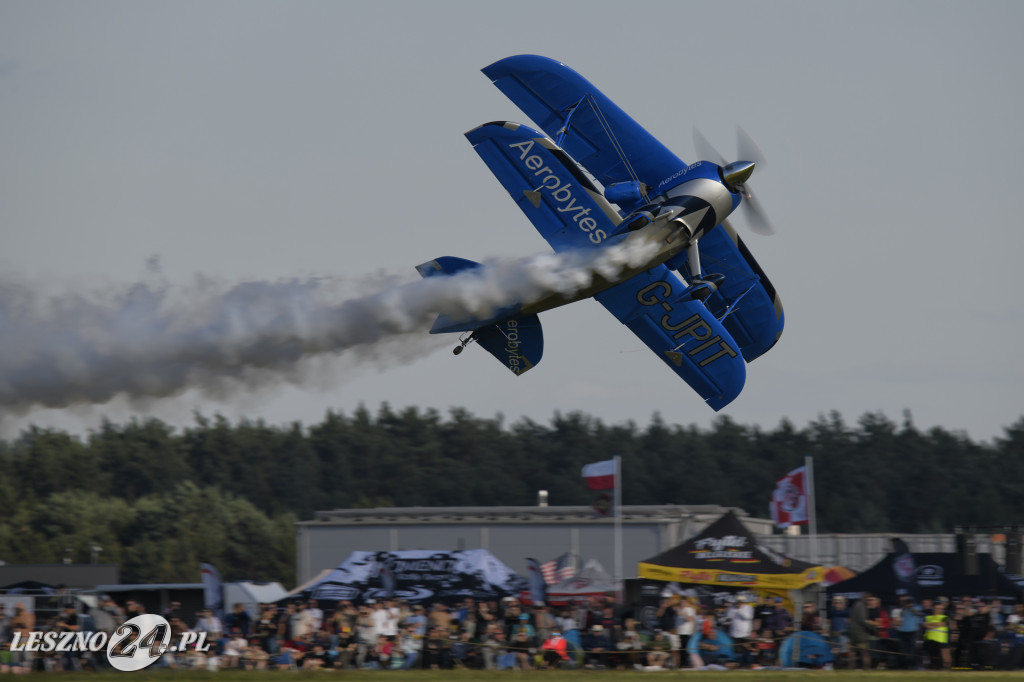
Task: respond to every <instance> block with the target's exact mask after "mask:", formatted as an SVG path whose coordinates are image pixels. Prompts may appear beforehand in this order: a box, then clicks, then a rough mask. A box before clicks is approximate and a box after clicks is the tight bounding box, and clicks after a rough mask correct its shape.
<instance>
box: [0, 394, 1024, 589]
mask: <svg viewBox="0 0 1024 682" xmlns="http://www.w3.org/2000/svg"><path fill="white" fill-rule="evenodd" d="M615 454H618V455H621V456H622V461H623V500H624V502H625V503H626V504H669V503H676V504H722V505H729V506H738V507H742V508H744V509H746V510H747V511H748V512H751V513H753V514H756V515H760V516H766V515H767V506H768V497H769V495H770V494H771V490H772V488H773V486H774V481H775V480H776V479H777V478H779V477H781V476H782V475H783V474H785V473H786V472H788V471H790V470H791V469H793V468H795V467H797V466H800V465H801V464H802V462H803V458H804V455H805V454H813V455H814V457H815V479H816V488H817V494H818V511H819V530H820V531H821V532H845V533H854V532H889V531H893V532H902V533H915V532H950V531H952V528H953V526H954V525H956V524H969V523H977V524H997V523H999V524H1001V523H1024V506H1022V505H1021V504H1020V500H1021V499H1024V418H1021V419H1019V420H1018V421H1017V422H1016V423H1015V424H1014V425H1012V426H1010V427H1007V428H1006V429H1005V431H1004V434H1003V436H1002V437H1001V438H997V439H995V440H994V441H993V442H992V443H976V442H973V441H972V440H970V439H969V438H967V437H966V436H964V435H963V434H959V433H956V432H950V431H947V430H944V429H941V428H933V429H931V430H929V431H926V432H922V431H919V430H918V429H916V428H915V427H914V425H913V424H912V423H911V421H910V419H909V417H905V419H904V421H903V423H902V424H900V425H897V424H894V423H893V422H891V421H890V420H888V419H887V418H886V417H884V416H881V415H878V414H872V413H869V414H866V415H864V416H862V417H861V418H860V420H859V421H858V422H857V424H856V425H853V426H851V425H847V424H845V423H844V422H843V420H842V418H841V417H840V416H839V415H838V414H836V413H832V414H830V415H828V416H822V417H820V418H819V419H818V420H816V421H814V422H811V423H810V424H808V425H807V426H806V427H804V428H802V429H797V428H795V427H794V426H793V425H792V424H791V423H790V422H788V421H783V422H781V423H780V424H779V425H778V426H777V427H775V428H774V429H771V430H761V429H759V428H756V427H749V426H742V425H739V424H736V423H735V422H733V421H732V420H730V419H729V418H728V417H720V418H719V419H717V420H716V422H715V423H714V425H713V426H712V427H711V428H710V429H707V430H702V429H698V428H697V427H695V426H680V425H670V424H667V423H665V422H664V421H663V420H662V419H661V418H660V417H659V416H658V415H655V416H654V418H653V419H652V421H651V422H650V423H649V424H648V425H647V426H645V427H643V428H641V427H638V426H637V425H636V424H634V423H632V422H627V423H625V424H617V425H607V424H604V423H603V422H601V421H600V420H598V419H594V418H592V417H588V416H586V415H583V414H579V413H571V414H556V415H555V416H554V418H553V419H552V420H551V422H550V424H547V425H544V424H539V423H536V422H534V421H531V420H528V419H525V420H522V421H520V422H518V423H515V424H513V425H511V426H507V427H506V426H505V425H504V424H503V423H502V421H501V419H500V418H498V419H482V418H477V417H474V416H472V415H471V414H469V413H468V412H466V411H465V410H462V409H454V410H452V411H451V412H450V413H449V415H448V416H447V418H442V416H441V415H439V414H438V413H437V412H435V411H432V410H428V411H426V412H422V411H420V410H418V409H416V408H407V409H405V410H403V411H401V412H399V413H396V412H394V411H392V409H391V408H390V407H389V406H387V405H383V406H382V407H381V408H380V409H379V410H378V412H377V414H376V415H372V414H371V413H370V412H369V411H367V410H365V409H359V410H357V411H356V412H355V413H354V414H352V415H351V416H346V415H344V414H338V413H334V412H328V413H327V415H326V416H325V418H324V420H323V421H322V422H320V423H319V424H315V425H312V426H309V427H303V426H302V425H300V424H298V423H295V424H290V425H286V426H270V425H267V424H266V423H264V422H262V421H257V422H250V421H243V422H240V423H238V424H231V423H229V422H228V421H227V420H226V419H224V418H223V417H220V416H217V417H214V418H212V419H210V418H207V417H204V416H202V415H197V416H196V418H195V423H194V425H193V426H191V427H189V428H186V429H182V430H178V429H175V428H173V427H171V426H169V425H167V424H164V423H163V422H160V421H158V420H154V419H150V420H144V421H131V422H129V423H128V424H124V425H115V424H112V423H109V422H107V423H104V424H103V425H102V426H101V427H100V428H99V429H98V430H97V431H94V432H91V433H90V434H89V435H88V436H87V437H85V438H78V437H74V436H71V435H69V434H67V433H64V432H62V431H57V430H52V429H37V428H32V429H29V430H27V431H25V432H24V433H22V435H21V436H20V437H19V438H18V439H16V440H15V441H12V442H0V467H2V471H3V476H2V477H0V560H4V561H7V562H12V563H36V562H59V561H61V559H62V558H63V557H64V556H65V554H66V553H67V550H70V558H71V559H72V560H73V561H77V562H86V561H88V560H89V554H90V545H91V544H92V543H98V544H99V545H101V546H102V547H103V553H102V555H101V556H100V560H101V561H103V562H105V563H119V564H120V565H121V567H122V579H123V580H124V581H125V582H165V581H169V582H179V581H182V582H191V581H195V580H198V565H199V562H200V561H210V562H212V563H214V564H216V565H217V566H218V567H219V568H220V569H221V572H222V574H223V575H224V577H225V578H226V579H229V580H231V579H240V578H248V579H255V580H261V579H262V580H280V581H282V582H284V583H286V584H291V582H292V581H293V580H294V528H293V526H292V524H293V522H294V521H295V520H297V519H308V518H311V517H312V514H313V512H314V511H316V510H318V509H335V508H347V507H372V506H402V507H406V506H466V505H480V506H487V505H530V504H534V503H535V501H536V491H537V490H540V489H546V490H548V491H549V494H550V499H551V503H552V504H555V505H564V504H588V503H589V502H590V496H589V493H588V492H587V491H586V489H585V487H584V486H583V484H582V482H581V479H580V469H581V467H582V466H583V465H584V464H586V463H588V462H592V461H596V460H599V459H607V458H609V457H611V456H612V455H615Z"/></svg>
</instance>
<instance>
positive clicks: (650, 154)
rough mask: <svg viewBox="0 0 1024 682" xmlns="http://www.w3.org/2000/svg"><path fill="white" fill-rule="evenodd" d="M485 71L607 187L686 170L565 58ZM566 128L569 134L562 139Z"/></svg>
mask: <svg viewBox="0 0 1024 682" xmlns="http://www.w3.org/2000/svg"><path fill="white" fill-rule="evenodd" d="M483 72H484V74H485V75H486V76H487V77H488V78H490V79H491V80H492V81H494V84H495V85H496V86H497V87H498V89H500V90H501V91H502V92H503V93H505V95H507V96H508V98H509V99H511V100H512V101H513V102H514V103H515V105H516V106H517V107H519V108H520V109H522V110H523V112H525V113H526V115H527V116H529V117H530V118H531V119H533V121H534V123H536V124H537V125H539V126H540V127H541V130H543V131H544V132H546V133H547V134H548V135H549V136H550V137H551V138H553V139H555V140H558V141H559V142H558V143H559V144H560V145H561V146H562V147H563V148H564V149H565V151H567V152H568V153H569V155H570V156H572V158H574V159H576V160H577V161H579V162H580V163H581V164H582V165H583V167H584V168H586V169H587V170H588V171H590V173H591V174H593V176H594V177H595V178H597V180H598V182H600V183H601V184H602V185H604V186H606V187H607V186H608V185H610V184H613V183H616V182H627V181H630V180H639V181H640V182H643V183H646V184H647V185H648V186H650V187H657V186H658V185H659V184H660V183H661V182H662V181H664V180H666V179H667V178H670V177H671V176H673V175H674V174H676V173H678V172H679V171H680V170H682V169H684V168H686V164H685V163H683V162H682V161H681V160H680V159H679V157H677V156H676V155H675V154H673V153H672V152H671V151H669V150H668V148H666V147H665V146H664V145H663V144H661V142H658V140H657V138H655V137H654V136H653V135H651V134H650V133H648V132H647V131H646V130H644V129H643V128H642V127H641V126H640V124H639V123H637V122H636V121H634V120H633V119H632V118H630V117H629V115H628V114H626V112H624V111H623V110H622V109H620V108H619V107H618V105H616V104H615V103H614V102H612V101H611V100H610V99H608V98H607V97H606V96H605V95H604V94H602V93H601V91H600V90H598V89H597V88H595V87H594V86H593V85H591V84H590V82H589V81H587V79H585V78H583V76H581V75H579V74H578V73H576V72H575V71H573V70H572V69H570V68H569V67H568V66H566V65H565V64H562V63H561V62H556V61H555V60H553V59H548V58H547V57H538V56H536V55H519V56H516V57H507V58H505V59H502V60H500V61H497V62H494V63H493V64H491V65H490V66H487V67H484V69H483ZM567 121H568V125H566V122H567ZM563 128H566V130H567V133H566V135H565V136H564V138H561V139H559V138H560V135H559V133H560V132H561V131H562V129H563Z"/></svg>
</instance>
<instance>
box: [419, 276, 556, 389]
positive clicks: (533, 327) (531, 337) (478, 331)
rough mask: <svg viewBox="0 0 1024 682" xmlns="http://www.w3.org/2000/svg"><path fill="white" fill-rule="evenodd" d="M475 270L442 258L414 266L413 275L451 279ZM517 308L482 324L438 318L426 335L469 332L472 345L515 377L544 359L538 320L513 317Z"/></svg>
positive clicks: (439, 316) (527, 316) (471, 320)
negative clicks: (486, 353)
mask: <svg viewBox="0 0 1024 682" xmlns="http://www.w3.org/2000/svg"><path fill="white" fill-rule="evenodd" d="M479 267H482V266H481V265H480V263H477V262H475V261H471V260H466V259H465V258H455V257H454V256H442V257H440V258H436V259H434V260H432V261H427V262H426V263H423V264H421V265H417V266H416V271H417V272H418V273H420V276H422V277H424V278H426V277H440V276H444V275H454V274H456V273H459V272H463V271H467V270H475V269H477V268H479ZM519 308H520V306H519V305H518V304H516V305H514V306H510V307H508V308H504V309H502V310H498V311H496V312H495V314H494V315H492V316H491V317H490V318H489V319H486V320H478V319H469V320H455V319H452V318H451V317H449V316H447V315H438V317H437V320H436V321H435V322H434V326H433V327H431V328H430V333H431V334H441V333H445V332H467V331H471V332H473V336H472V338H473V340H474V341H476V342H477V343H479V344H480V345H481V346H483V348H484V350H486V351H487V352H488V353H490V354H491V355H493V356H494V357H496V358H497V359H498V361H499V362H500V363H501V364H503V365H505V366H506V367H508V368H509V369H510V370H512V372H513V373H514V374H516V375H519V374H522V373H523V372H525V371H526V370H528V369H530V368H531V367H534V366H536V365H537V363H539V362H540V359H541V357H542V356H543V355H544V334H543V332H542V331H541V327H540V319H539V318H538V317H537V316H536V315H517V314H516V313H517V312H518V311H519Z"/></svg>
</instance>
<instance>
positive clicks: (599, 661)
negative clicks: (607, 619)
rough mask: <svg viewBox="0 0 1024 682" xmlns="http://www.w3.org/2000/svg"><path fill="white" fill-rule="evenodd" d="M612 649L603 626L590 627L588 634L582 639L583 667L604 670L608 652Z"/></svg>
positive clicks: (606, 664)
mask: <svg viewBox="0 0 1024 682" xmlns="http://www.w3.org/2000/svg"><path fill="white" fill-rule="evenodd" d="M611 649H612V641H611V638H609V636H608V633H607V632H606V631H605V629H604V626H603V625H601V624H600V623H598V624H596V625H593V626H591V628H590V632H589V633H588V634H587V636H586V637H584V638H583V655H584V660H585V661H586V664H585V667H587V668H596V669H604V668H606V667H607V666H608V652H609V651H611Z"/></svg>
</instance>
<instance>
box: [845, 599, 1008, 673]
mask: <svg viewBox="0 0 1024 682" xmlns="http://www.w3.org/2000/svg"><path fill="white" fill-rule="evenodd" d="M827 615H828V631H827V633H826V634H827V635H828V637H829V639H830V641H831V642H833V643H834V646H835V651H836V653H837V655H838V656H837V657H838V659H839V660H840V661H842V662H843V664H844V665H846V666H848V667H851V668H863V669H871V668H898V669H908V670H922V669H926V668H927V669H931V670H949V669H985V670H988V669H999V670H1018V669H1021V668H1024V604H1015V605H1013V606H1012V607H1010V608H1008V607H1005V606H1004V605H1003V603H1002V602H1001V601H1000V600H999V599H989V600H986V599H979V598H971V597H966V598H957V599H949V598H947V597H939V598H938V599H934V600H933V599H921V600H920V602H916V601H915V600H913V599H912V598H910V597H908V596H904V597H901V598H900V600H899V603H898V604H897V605H895V606H893V607H887V606H885V605H883V604H882V603H881V600H879V598H878V597H876V596H874V595H871V594H864V595H862V596H861V598H860V599H857V600H856V601H854V602H853V603H852V604H850V603H848V602H847V600H846V599H845V598H844V597H841V596H837V597H834V598H833V599H832V601H831V603H830V604H829V605H828V609H827Z"/></svg>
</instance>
